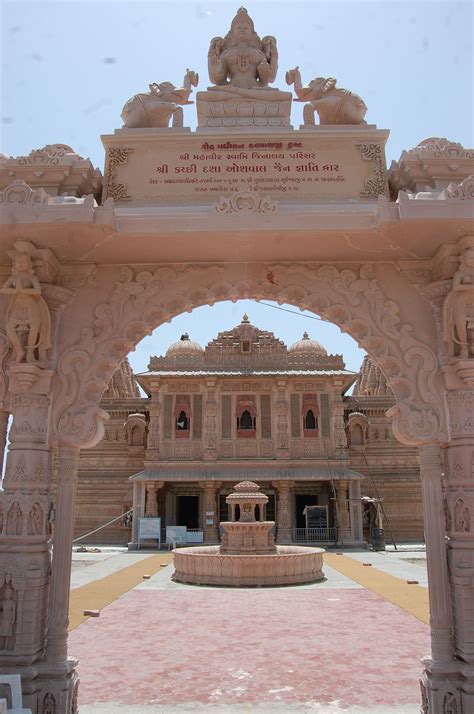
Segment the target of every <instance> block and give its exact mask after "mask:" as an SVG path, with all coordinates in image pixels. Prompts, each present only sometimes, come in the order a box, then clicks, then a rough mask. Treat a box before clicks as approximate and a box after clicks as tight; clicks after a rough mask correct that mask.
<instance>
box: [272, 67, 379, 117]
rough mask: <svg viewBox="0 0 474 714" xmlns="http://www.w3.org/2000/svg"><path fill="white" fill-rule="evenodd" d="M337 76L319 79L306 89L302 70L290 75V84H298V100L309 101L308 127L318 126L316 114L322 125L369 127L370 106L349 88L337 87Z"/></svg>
mask: <svg viewBox="0 0 474 714" xmlns="http://www.w3.org/2000/svg"><path fill="white" fill-rule="evenodd" d="M336 82H337V80H336V79H334V78H333V77H328V78H327V79H326V78H325V77H316V78H315V79H313V80H311V82H310V83H309V85H308V86H307V87H303V85H302V82H301V74H300V71H299V69H298V67H295V69H291V70H289V71H288V72H287V73H286V83H287V84H294V85H295V92H296V96H297V97H298V100H297V101H300V102H307V104H306V106H305V107H304V109H303V118H304V123H305V124H314V123H315V120H314V114H315V112H317V113H318V115H319V123H320V124H365V123H366V122H365V120H364V117H365V114H366V112H367V107H366V105H365V103H364V102H363V100H362V99H361V98H360V97H359V96H357V94H353V92H350V91H349V90H347V89H340V88H339V87H336Z"/></svg>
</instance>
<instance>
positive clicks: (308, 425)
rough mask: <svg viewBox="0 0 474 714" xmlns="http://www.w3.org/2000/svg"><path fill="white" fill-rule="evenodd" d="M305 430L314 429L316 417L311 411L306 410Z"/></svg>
mask: <svg viewBox="0 0 474 714" xmlns="http://www.w3.org/2000/svg"><path fill="white" fill-rule="evenodd" d="M304 428H305V429H316V417H315V416H314V412H313V410H312V409H308V411H307V412H306V416H305V418H304Z"/></svg>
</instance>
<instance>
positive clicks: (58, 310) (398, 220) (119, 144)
mask: <svg viewBox="0 0 474 714" xmlns="http://www.w3.org/2000/svg"><path fill="white" fill-rule="evenodd" d="M241 56H242V57H243V56H245V57H246V58H247V61H246V63H243V62H241V61H240V59H239V58H240V57H241ZM277 61H278V52H277V46H276V40H275V38H273V37H271V36H267V37H264V38H263V39H260V37H259V36H258V35H257V33H256V32H255V29H254V27H253V23H252V21H251V20H250V18H249V17H248V15H247V13H246V12H245V11H244V10H240V11H239V12H238V13H237V15H236V17H235V18H234V20H233V22H232V25H231V28H230V30H229V32H228V33H227V34H226V35H225V37H224V38H214V40H213V41H212V43H211V47H210V49H209V73H210V78H211V82H212V83H213V86H212V87H210V88H209V89H208V90H207V91H199V92H198V93H197V96H196V99H197V114H198V121H199V124H198V128H197V130H196V131H193V132H191V131H190V130H189V129H186V128H185V127H183V126H182V122H181V120H180V117H181V116H182V114H181V113H180V112H178V111H177V109H178V108H179V109H180V108H181V104H185V103H186V102H187V100H188V96H189V94H190V91H191V85H192V86H196V84H197V77H196V76H195V75H194V74H193V81H192V82H191V81H190V82H188V83H187V85H186V86H184V87H181V88H176V87H174V86H173V85H171V84H170V83H169V82H164V83H162V84H161V85H150V94H149V95H143V96H142V95H136V96H135V97H134V98H133V100H130V102H132V105H133V106H132V105H130V102H128V103H127V106H128V108H129V109H130V110H131V109H134V110H135V109H136V107H135V104H137V102H138V104H137V106H138V108H139V109H140V107H141V108H142V109H143V111H142V110H140V111H138V110H137V111H134V126H133V127H130V126H128V125H127V123H126V122H125V123H126V125H125V126H124V128H122V129H119V130H117V131H116V132H115V133H114V134H113V135H107V136H104V137H103V142H104V146H105V148H106V163H105V177H104V179H102V175H101V174H100V172H99V171H98V170H96V169H94V168H93V167H92V165H91V163H90V161H89V160H87V159H83V158H82V157H80V156H78V155H77V154H75V153H74V151H73V150H72V149H71V148H70V147H68V146H65V145H60V144H56V145H49V146H46V147H44V148H43V149H39V150H35V151H32V152H31V153H30V154H29V155H28V156H22V157H16V158H9V157H5V156H3V157H0V190H1V193H0V225H1V230H2V239H1V242H0V440H1V444H2V446H4V444H5V443H6V434H7V422H8V418H9V417H10V416H11V417H12V418H13V421H12V426H11V429H10V434H9V442H10V444H9V449H8V454H7V456H6V473H5V480H4V491H3V492H2V493H0V607H1V612H2V618H0V667H1V670H2V672H6V673H21V675H22V683H23V695H24V702H25V706H28V707H30V708H31V709H32V711H33V712H35V714H43V712H46V711H48V712H52V711H54V712H57V713H58V714H59V713H61V714H62V713H63V712H64V713H67V714H72V713H73V712H75V711H77V688H78V681H77V676H76V661H75V660H74V652H71V653H69V652H68V649H67V627H68V598H69V581H70V568H71V546H72V537H73V516H74V503H75V490H76V481H77V470H78V460H79V453H80V450H81V449H87V448H90V447H92V446H94V445H95V444H97V443H98V441H100V439H101V438H102V436H103V430H104V426H103V425H104V421H105V420H106V419H107V414H106V413H105V412H103V411H102V410H101V409H100V408H99V402H100V399H101V396H102V394H103V392H104V390H105V388H106V386H107V384H108V382H109V380H110V378H111V376H112V374H113V372H114V370H115V369H116V368H117V366H118V364H119V363H120V361H121V360H122V359H123V357H124V356H125V355H127V354H128V352H130V350H133V349H134V348H135V346H136V345H137V344H138V342H139V341H140V340H141V339H142V338H143V337H144V336H145V335H147V334H149V333H150V332H151V331H152V330H154V329H155V328H156V327H158V326H159V325H161V324H162V323H164V322H165V321H167V320H169V319H170V318H172V317H174V316H176V315H178V314H180V313H182V312H184V311H191V310H192V309H194V308H196V307H199V306H201V305H212V304H214V303H216V302H218V301H222V300H239V299H242V298H252V299H255V300H260V299H266V300H275V301H278V302H281V303H283V302H284V303H289V304H291V305H294V306H296V307H299V308H302V309H305V310H310V311H312V312H314V313H315V314H317V315H320V316H322V317H323V318H324V319H326V320H330V321H331V322H333V323H334V324H336V325H338V326H339V327H340V328H341V330H343V331H345V332H347V333H348V334H350V335H351V336H352V337H353V338H354V339H355V340H356V341H357V342H358V344H359V345H361V347H363V348H364V349H365V350H366V351H367V352H368V353H369V354H370V355H371V357H372V359H373V360H374V362H375V363H376V364H377V366H378V367H379V368H380V369H381V370H382V372H383V373H384V375H385V376H386V378H387V381H388V384H389V385H390V387H391V389H392V390H393V393H394V395H395V398H396V404H395V406H394V407H393V408H392V409H391V413H390V417H391V419H392V426H393V431H394V434H395V436H396V437H397V439H399V440H400V441H402V442H403V443H405V444H408V445H411V446H418V447H419V457H420V471H421V478H422V490H423V499H424V518H425V538H426V543H427V558H428V578H429V600H430V612H431V618H430V626H431V653H430V654H429V656H427V658H426V659H425V660H424V671H423V672H422V675H421V689H422V706H423V711H425V712H430V713H438V712H439V713H446V714H447V712H457V713H459V714H460V713H461V712H462V713H464V714H467V712H471V711H473V709H474V675H473V673H472V665H473V663H474V644H473V643H474V614H473V612H474V608H473V602H474V589H473V585H472V583H473V577H474V556H473V553H474V525H472V524H474V417H473V415H474V220H473V213H474V212H473V208H474V152H472V151H470V150H467V149H464V148H463V147H462V146H461V145H459V144H456V143H453V142H450V141H448V140H446V139H438V138H431V139H427V140H425V141H422V142H421V143H420V144H419V145H418V146H417V147H415V148H414V149H411V150H409V151H405V152H403V154H402V156H401V157H400V160H399V162H398V163H394V164H393V165H392V167H391V169H390V171H387V170H386V166H385V151H384V146H385V142H386V139H387V136H388V132H387V131H385V130H379V129H377V128H376V127H375V126H373V125H370V124H366V123H365V121H364V119H363V114H365V112H363V113H362V115H361V116H359V114H357V112H356V113H355V114H354V112H349V111H348V107H345V106H344V102H345V101H346V97H347V96H349V95H350V97H353V96H356V95H352V94H351V93H350V92H349V93H347V94H345V93H344V91H343V90H337V91H336V89H335V80H331V81H329V80H326V81H325V82H321V81H318V82H316V81H314V82H312V83H310V85H309V86H308V87H306V88H305V87H302V86H301V81H300V80H299V85H298V90H297V92H298V97H301V101H306V102H307V106H308V107H309V108H308V111H306V112H305V117H308V123H307V124H305V125H304V126H302V127H300V128H299V129H297V130H295V129H293V127H292V126H291V124H290V111H291V103H292V95H291V93H290V92H288V91H281V90H278V89H275V88H273V87H270V86H269V85H270V84H272V83H273V81H274V79H275V76H276V71H277ZM322 79H323V78H318V80H322ZM188 85H189V86H188ZM305 89H306V90H307V91H303V90H305ZM341 92H342V93H341ZM137 97H138V98H140V97H142V99H140V100H138V99H137ZM143 97H144V98H143ZM358 99H360V98H358ZM134 103H135V104H134ZM364 106H365V105H364ZM150 107H151V109H153V111H151V109H150ZM147 108H148V110H146V109H147ZM181 111H182V110H181ZM186 111H189V110H186ZM315 113H317V114H318V115H319V116H320V124H315V123H314V116H315ZM127 116H128V115H127ZM170 117H173V126H171V127H168V122H169V120H170ZM176 117H177V119H176ZM348 117H349V118H348ZM350 118H352V123H351V120H350ZM137 123H138V126H136V124H137ZM38 165H40V166H41V171H38ZM427 186H428V189H427ZM280 406H281V409H280V412H279V416H278V418H279V420H280V422H281V424H280V426H281V430H280V431H281V433H282V434H284V431H285V424H286V421H287V416H288V405H286V406H285V404H282V405H280ZM150 414H151V418H153V419H155V420H158V421H159V419H160V404H159V403H157V404H153V405H151V407H150ZM207 417H208V418H206V420H205V423H206V424H207V426H206V428H212V420H213V419H214V420H215V419H216V416H215V414H214V416H213V413H211V412H210V413H209V415H207ZM214 427H215V425H214ZM279 428H280V427H279ZM287 428H288V426H287V425H286V429H287ZM2 452H3V449H2ZM156 457H157V458H159V454H157V455H156ZM206 458H208V459H209V460H210V461H212V460H216V459H217V454H216V453H215V452H213V449H212V447H210V448H209V449H207V450H206ZM53 484H55V485H54V489H53ZM53 545H54V549H52V546H53ZM427 655H428V653H427Z"/></svg>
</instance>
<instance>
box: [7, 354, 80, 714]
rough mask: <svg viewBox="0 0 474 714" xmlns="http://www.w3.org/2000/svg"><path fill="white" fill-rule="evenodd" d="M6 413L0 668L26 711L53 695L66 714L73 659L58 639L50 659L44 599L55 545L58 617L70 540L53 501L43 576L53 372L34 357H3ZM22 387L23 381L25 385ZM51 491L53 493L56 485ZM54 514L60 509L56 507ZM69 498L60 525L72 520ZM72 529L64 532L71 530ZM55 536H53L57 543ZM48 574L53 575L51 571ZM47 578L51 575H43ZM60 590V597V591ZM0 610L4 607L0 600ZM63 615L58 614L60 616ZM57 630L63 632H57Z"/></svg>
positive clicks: (73, 682) (51, 583)
mask: <svg viewBox="0 0 474 714" xmlns="http://www.w3.org/2000/svg"><path fill="white" fill-rule="evenodd" d="M8 375H9V388H10V392H11V394H12V398H11V411H12V417H13V423H12V428H11V430H10V444H9V449H8V455H7V466H6V475H5V482H4V488H5V490H4V492H3V493H2V494H1V495H0V509H1V511H2V515H3V517H2V518H1V519H0V520H1V521H2V522H3V527H2V534H1V538H0V588H1V589H2V592H3V593H5V592H6V590H7V589H8V590H9V592H10V596H9V598H8V599H9V600H13V603H14V604H13V609H12V610H11V611H12V612H13V616H14V619H13V626H12V631H13V635H12V636H11V637H9V638H2V641H1V645H2V650H0V671H1V672H2V674H20V675H21V678H22V688H23V704H24V706H25V707H28V708H30V709H31V710H32V712H33V714H37V713H39V712H42V711H43V706H42V705H43V702H44V701H45V699H49V701H54V702H55V704H56V706H57V711H58V712H59V711H61V712H64V713H65V714H69V713H70V712H71V711H72V708H73V702H74V701H75V696H76V688H77V677H76V674H75V661H74V660H68V659H67V654H66V647H65V639H64V642H62V645H63V646H62V647H61V650H60V656H58V659H57V661H56V662H54V663H53V662H52V661H51V660H50V659H49V658H48V656H47V654H46V655H45V652H46V653H47V651H48V648H49V645H50V643H51V642H54V634H55V631H54V628H53V629H51V625H52V623H51V620H50V617H51V615H50V613H51V605H50V603H51V602H52V599H53V598H55V597H56V594H57V593H58V590H57V582H58V580H57V575H58V567H57V562H58V552H59V554H60V556H59V559H61V552H62V553H63V560H62V563H63V567H64V568H65V569H66V572H65V573H64V582H63V583H62V586H63V592H62V595H60V596H59V597H58V599H57V600H55V601H56V602H57V603H58V605H59V606H60V605H61V602H62V607H60V609H59V611H58V613H57V616H58V620H59V619H61V617H64V618H65V625H66V626H67V607H68V602H69V586H70V583H69V573H70V562H71V543H70V541H69V542H68V543H64V542H63V541H62V539H61V534H62V531H64V535H65V536H66V537H67V533H66V531H67V528H66V527H65V520H67V519H68V516H67V513H65V512H64V509H66V510H67V504H66V503H64V504H63V506H61V508H60V509H59V513H58V518H60V522H58V521H56V523H55V528H56V532H57V542H58V547H57V549H56V552H55V554H54V556H55V557H54V560H53V576H52V578H51V576H50V571H51V557H50V555H51V554H50V549H51V526H50V523H51V521H52V520H53V513H54V510H53V508H52V498H51V489H52V464H51V461H52V459H51V449H50V445H49V441H50V421H51V398H50V391H51V378H52V375H53V373H52V372H51V371H49V370H46V369H43V368H41V367H39V366H38V365H37V364H23V363H21V364H18V363H16V364H11V365H10V367H9V371H8ZM25 387H26V389H25ZM58 498H60V495H59V493H58ZM60 514H62V515H60ZM73 516H74V513H73V504H72V506H71V508H70V509H69V523H68V527H70V529H71V533H72V527H73V521H74V518H73ZM71 537H72V536H71ZM60 543H61V544H60ZM55 576H56V580H55V579H54V578H55ZM50 578H51V579H50ZM61 598H62V599H61ZM2 610H3V615H4V616H5V612H6V608H5V606H4V603H2ZM62 621H63V620H61V622H62ZM64 635H65V632H64Z"/></svg>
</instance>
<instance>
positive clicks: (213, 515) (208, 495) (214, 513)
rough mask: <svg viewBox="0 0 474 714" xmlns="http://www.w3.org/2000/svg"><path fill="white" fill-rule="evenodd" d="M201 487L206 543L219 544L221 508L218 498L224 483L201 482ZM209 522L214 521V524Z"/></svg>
mask: <svg viewBox="0 0 474 714" xmlns="http://www.w3.org/2000/svg"><path fill="white" fill-rule="evenodd" d="M199 486H200V487H201V488H202V489H203V491H204V521H203V523H204V543H208V544H212V543H218V542H219V518H218V513H219V507H218V503H217V496H218V493H219V489H220V487H221V486H222V483H221V482H220V481H201V482H200V483H199ZM208 521H212V523H210V522H208Z"/></svg>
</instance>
